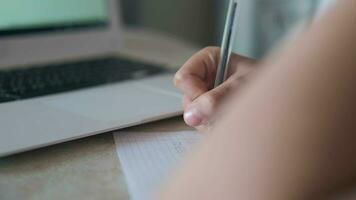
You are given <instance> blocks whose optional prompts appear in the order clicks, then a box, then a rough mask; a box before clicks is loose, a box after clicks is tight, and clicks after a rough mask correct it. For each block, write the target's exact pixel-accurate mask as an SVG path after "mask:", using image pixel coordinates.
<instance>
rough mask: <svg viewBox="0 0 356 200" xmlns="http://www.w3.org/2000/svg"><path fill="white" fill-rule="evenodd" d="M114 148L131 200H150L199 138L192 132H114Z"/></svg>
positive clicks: (198, 135)
mask: <svg viewBox="0 0 356 200" xmlns="http://www.w3.org/2000/svg"><path fill="white" fill-rule="evenodd" d="M114 138H115V143H116V150H117V153H118V156H119V160H120V163H121V166H122V168H123V172H124V174H125V178H126V181H127V185H128V189H129V193H130V195H131V198H132V199H134V200H146V199H150V197H151V196H152V195H153V193H154V192H156V191H157V189H159V186H160V185H161V184H162V182H163V181H164V180H165V179H166V178H167V176H169V175H170V173H172V172H173V171H174V169H175V167H176V166H178V165H179V161H180V160H181V159H182V157H184V154H185V153H186V152H187V151H189V150H191V149H192V148H193V147H194V146H195V145H196V144H197V143H198V142H199V141H200V139H201V135H200V134H198V133H197V132H195V131H184V132H116V133H114Z"/></svg>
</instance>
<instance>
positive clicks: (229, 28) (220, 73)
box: [214, 0, 238, 87]
mask: <svg viewBox="0 0 356 200" xmlns="http://www.w3.org/2000/svg"><path fill="white" fill-rule="evenodd" d="M237 17H238V3H237V0H230V4H229V10H228V14H227V17H226V22H225V29H224V36H223V40H222V45H221V52H220V60H219V65H218V68H217V71H216V79H215V84H214V87H218V86H219V85H221V84H222V83H223V82H224V81H225V80H226V78H227V74H228V71H229V65H230V59H231V54H232V47H233V43H234V42H233V41H234V38H235V33H236V26H237V23H236V21H237Z"/></svg>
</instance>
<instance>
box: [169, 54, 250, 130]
mask: <svg viewBox="0 0 356 200" xmlns="http://www.w3.org/2000/svg"><path fill="white" fill-rule="evenodd" d="M219 58H220V48H218V47H207V48H205V49H203V50H201V51H199V52H198V53H196V54H195V55H194V56H193V57H191V58H190V59H189V60H188V61H187V62H186V63H185V64H184V65H183V67H182V68H181V69H180V70H179V71H178V72H177V73H176V75H175V78H174V84H175V85H176V87H178V88H179V89H180V90H181V91H182V92H183V93H184V99H183V107H184V120H185V122H186V123H187V124H188V125H189V126H191V127H195V128H197V129H199V130H201V129H204V128H206V127H207V126H209V124H210V123H211V122H212V121H213V114H214V113H215V112H216V111H217V109H218V108H219V105H221V102H222V101H223V99H225V97H226V96H227V95H228V93H229V91H230V90H231V89H233V88H236V87H238V86H240V85H241V83H242V82H244V81H245V80H246V78H247V76H248V75H249V74H250V72H251V71H252V69H254V67H253V66H255V64H256V61H255V60H252V59H249V58H246V57H242V56H239V55H236V54H234V55H233V56H232V58H231V63H230V67H229V72H228V79H227V80H226V81H225V82H224V83H223V84H221V85H220V86H219V87H217V88H215V89H214V82H215V76H216V70H217V66H218V63H219Z"/></svg>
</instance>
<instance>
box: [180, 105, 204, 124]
mask: <svg viewBox="0 0 356 200" xmlns="http://www.w3.org/2000/svg"><path fill="white" fill-rule="evenodd" d="M184 121H185V123H187V124H188V125H189V126H191V127H197V126H199V125H201V123H202V122H203V117H202V115H201V113H200V112H199V111H198V110H197V109H196V108H191V109H188V110H187V111H186V112H185V113H184Z"/></svg>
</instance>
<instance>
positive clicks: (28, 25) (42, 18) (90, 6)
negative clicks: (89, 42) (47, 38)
mask: <svg viewBox="0 0 356 200" xmlns="http://www.w3.org/2000/svg"><path fill="white" fill-rule="evenodd" d="M107 4H108V1H107V0H1V1H0V13H1V17H0V37H4V36H13V35H20V34H34V33H39V32H48V31H72V30H78V29H83V28H98V27H99V28H100V27H105V26H107V25H108V21H109V14H108V5H107Z"/></svg>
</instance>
